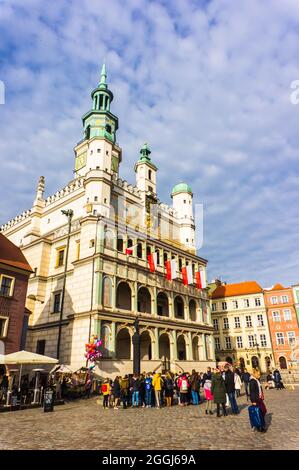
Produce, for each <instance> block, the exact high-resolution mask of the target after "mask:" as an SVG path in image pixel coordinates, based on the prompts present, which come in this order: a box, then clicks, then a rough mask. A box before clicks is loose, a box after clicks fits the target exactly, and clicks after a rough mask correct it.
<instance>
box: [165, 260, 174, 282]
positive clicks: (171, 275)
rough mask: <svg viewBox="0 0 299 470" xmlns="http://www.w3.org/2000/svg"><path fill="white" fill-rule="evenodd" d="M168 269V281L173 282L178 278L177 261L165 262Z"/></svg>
mask: <svg viewBox="0 0 299 470" xmlns="http://www.w3.org/2000/svg"><path fill="white" fill-rule="evenodd" d="M165 268H166V279H167V280H168V281H172V279H175V278H176V277H177V262H176V260H175V259H172V260H169V261H166V262H165Z"/></svg>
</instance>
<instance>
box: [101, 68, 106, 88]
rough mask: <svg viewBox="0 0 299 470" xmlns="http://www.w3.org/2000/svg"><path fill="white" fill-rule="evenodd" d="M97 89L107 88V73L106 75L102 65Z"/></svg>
mask: <svg viewBox="0 0 299 470" xmlns="http://www.w3.org/2000/svg"><path fill="white" fill-rule="evenodd" d="M99 88H107V73H106V65H105V64H103V66H102V70H101V80H100V83H99Z"/></svg>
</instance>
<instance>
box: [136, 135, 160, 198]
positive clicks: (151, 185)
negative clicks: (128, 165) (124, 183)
mask: <svg viewBox="0 0 299 470" xmlns="http://www.w3.org/2000/svg"><path fill="white" fill-rule="evenodd" d="M150 154H151V150H150V148H149V146H148V144H147V143H145V144H144V145H143V147H142V148H141V149H140V158H139V160H138V161H137V162H136V163H135V168H134V169H135V173H136V185H137V188H138V189H139V190H140V191H144V192H145V193H148V192H149V193H151V194H154V195H156V194H157V169H158V168H157V167H156V166H155V165H154V164H153V162H152V161H151V158H150Z"/></svg>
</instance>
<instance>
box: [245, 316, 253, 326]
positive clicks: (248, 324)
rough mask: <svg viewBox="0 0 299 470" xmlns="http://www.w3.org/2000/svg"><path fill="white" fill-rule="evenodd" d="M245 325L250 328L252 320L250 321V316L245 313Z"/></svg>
mask: <svg viewBox="0 0 299 470" xmlns="http://www.w3.org/2000/svg"><path fill="white" fill-rule="evenodd" d="M246 327H247V328H252V321H251V316H250V315H246Z"/></svg>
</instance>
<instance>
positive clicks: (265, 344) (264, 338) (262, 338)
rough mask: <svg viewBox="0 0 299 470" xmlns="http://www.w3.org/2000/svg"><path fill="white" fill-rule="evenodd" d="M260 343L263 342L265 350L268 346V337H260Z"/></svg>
mask: <svg viewBox="0 0 299 470" xmlns="http://www.w3.org/2000/svg"><path fill="white" fill-rule="evenodd" d="M260 341H261V346H262V348H265V347H266V346H267V338H266V335H260Z"/></svg>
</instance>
